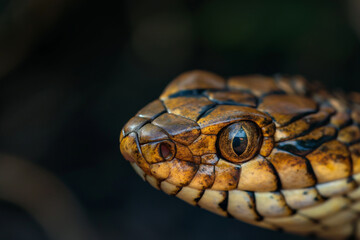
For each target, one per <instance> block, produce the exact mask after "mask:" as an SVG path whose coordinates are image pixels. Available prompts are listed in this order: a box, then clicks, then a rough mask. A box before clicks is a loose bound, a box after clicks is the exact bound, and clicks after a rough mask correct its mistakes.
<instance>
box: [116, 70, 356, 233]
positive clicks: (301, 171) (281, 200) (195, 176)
mask: <svg viewBox="0 0 360 240" xmlns="http://www.w3.org/2000/svg"><path fill="white" fill-rule="evenodd" d="M359 124H360V94H358V93H352V94H348V95H344V94H339V93H332V92H329V91H327V90H326V89H324V88H322V87H321V86H319V85H318V84H314V83H310V82H307V81H306V80H305V79H304V78H302V77H300V76H295V77H283V76H275V77H265V76H261V75H251V76H241V77H231V78H229V79H224V78H222V77H220V76H218V75H216V74H213V73H210V72H205V71H199V70H196V71H190V72H186V73H183V74H181V75H180V76H178V77H177V78H176V79H175V80H173V81H172V82H171V83H170V84H169V85H168V86H167V87H166V89H165V90H164V92H163V93H162V95H161V96H160V98H159V99H157V100H155V101H153V102H151V103H150V104H148V105H147V106H145V107H144V108H143V109H142V110H140V111H139V112H138V113H137V114H136V115H135V117H133V118H132V119H130V120H129V122H128V123H127V124H126V125H125V126H124V128H123V129H122V131H121V135H120V150H121V153H122V154H123V156H124V157H125V159H127V160H128V161H129V162H130V163H131V165H132V166H133V168H134V169H135V171H136V172H137V173H138V174H139V175H140V176H141V177H142V178H143V179H144V180H146V181H147V182H149V183H150V184H151V185H152V186H153V187H155V188H157V189H160V190H162V191H164V192H165V193H167V194H169V195H176V196H177V197H178V198H180V199H182V200H184V201H186V202H188V203H189V204H192V205H195V206H199V207H201V208H204V209H206V210H209V211H211V212H214V213H216V214H219V215H222V216H227V217H234V218H236V219H238V220H241V221H244V222H247V223H250V224H253V225H256V226H259V227H264V228H268V229H273V230H284V231H287V232H290V233H295V234H302V235H311V236H317V237H320V238H325V239H345V238H349V237H353V238H356V239H360V218H359V216H360V185H359V184H360V129H359Z"/></svg>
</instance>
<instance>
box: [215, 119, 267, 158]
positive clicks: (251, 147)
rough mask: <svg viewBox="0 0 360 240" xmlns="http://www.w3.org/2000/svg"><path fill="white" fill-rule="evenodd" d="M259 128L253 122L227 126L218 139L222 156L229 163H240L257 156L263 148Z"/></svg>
mask: <svg viewBox="0 0 360 240" xmlns="http://www.w3.org/2000/svg"><path fill="white" fill-rule="evenodd" d="M261 141H262V136H261V132H260V129H259V127H258V126H257V125H256V124H255V123H254V122H251V121H240V122H236V123H233V124H231V125H229V126H227V127H226V128H225V129H224V130H223V131H222V132H221V133H220V136H219V139H218V148H219V150H220V153H221V155H222V156H223V157H224V158H225V159H226V160H228V161H230V162H234V163H240V162H245V161H248V160H250V159H251V158H253V157H254V156H255V154H256V153H257V152H258V150H259V148H260V146H261Z"/></svg>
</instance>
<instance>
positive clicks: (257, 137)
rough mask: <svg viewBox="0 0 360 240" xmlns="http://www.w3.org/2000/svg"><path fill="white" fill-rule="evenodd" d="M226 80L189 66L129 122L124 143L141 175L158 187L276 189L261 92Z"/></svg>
mask: <svg viewBox="0 0 360 240" xmlns="http://www.w3.org/2000/svg"><path fill="white" fill-rule="evenodd" d="M226 84H227V83H226V81H225V80H224V79H223V78H221V77H220V76H217V75H215V74H212V73H208V72H203V71H193V72H189V73H185V74H183V75H181V76H179V77H178V78H177V79H175V80H174V81H173V82H172V83H170V85H169V86H168V87H167V88H166V89H165V91H164V92H163V94H162V95H161V96H160V99H158V100H155V101H153V102H151V103H150V104H148V105H147V106H145V107H144V108H143V109H141V110H140V111H139V112H138V113H137V114H136V115H135V117H133V118H132V119H131V120H130V121H129V122H128V123H127V124H126V125H125V126H124V128H123V130H122V132H121V136H120V143H121V144H120V149H121V152H122V154H123V156H124V157H125V158H126V159H127V160H128V161H130V162H131V164H132V166H133V167H134V168H135V170H136V171H137V172H138V173H139V174H140V176H141V177H143V178H144V179H147V180H148V181H149V182H150V183H152V184H153V185H154V186H155V187H156V188H166V187H169V186H171V187H172V188H173V189H179V188H181V187H186V186H188V187H191V188H194V189H214V190H231V189H236V188H239V187H240V188H243V189H246V190H253V191H254V190H275V189H277V187H278V180H277V176H276V174H275V173H274V170H273V167H272V166H271V164H269V163H268V162H267V161H266V160H265V158H264V157H266V156H268V155H269V154H270V152H271V151H272V149H273V146H274V133H275V124H274V123H273V121H272V118H271V117H270V116H269V115H268V114H266V113H264V112H262V111H259V110H257V109H256V108H255V106H256V105H257V104H258V103H257V97H256V96H254V95H252V94H250V93H249V92H246V91H243V92H240V91H229V90H228V89H227V87H226ZM244 169H245V170H244ZM241 172H242V174H241ZM162 186H163V187H162Z"/></svg>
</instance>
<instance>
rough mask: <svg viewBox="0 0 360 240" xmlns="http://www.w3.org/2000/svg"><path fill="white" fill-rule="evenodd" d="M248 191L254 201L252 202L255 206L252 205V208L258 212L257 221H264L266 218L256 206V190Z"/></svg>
mask: <svg viewBox="0 0 360 240" xmlns="http://www.w3.org/2000/svg"><path fill="white" fill-rule="evenodd" d="M246 193H247V194H248V195H249V197H250V199H251V201H252V203H253V205H254V207H251V209H253V210H254V212H255V213H256V215H257V216H258V218H257V219H256V221H258V222H260V221H262V220H263V219H264V216H262V215H261V214H260V213H259V212H258V210H257V208H256V201H255V194H254V192H250V191H246Z"/></svg>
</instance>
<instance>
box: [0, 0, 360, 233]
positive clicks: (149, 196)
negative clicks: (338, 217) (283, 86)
mask: <svg viewBox="0 0 360 240" xmlns="http://www.w3.org/2000/svg"><path fill="white" fill-rule="evenodd" d="M198 68H199V69H204V70H209V71H213V72H216V73H218V74H221V75H223V76H225V77H226V76H231V75H241V74H249V73H262V74H269V75H272V74H275V73H286V74H302V75H304V76H305V77H306V78H308V79H309V80H319V81H321V82H324V83H325V84H326V85H328V86H330V87H332V88H341V89H345V90H353V91H359V90H360V4H359V1H356V0H353V1H337V0H319V1H304V0H294V1H287V0H273V1H266V0H263V1H236V0H230V1H223V0H221V1H220V0H213V1H190V0H187V1H180V0H173V1H164V0H157V1H145V0H137V1H130V0H128V1H110V0H108V1H92V0H88V1H85V0H72V1H70V0H57V1H47V0H1V1H0V152H2V153H7V154H10V155H16V156H18V157H21V158H23V159H26V160H27V161H30V162H32V163H34V164H36V166H40V167H42V168H43V169H46V170H47V171H49V172H50V173H52V174H54V175H55V176H56V177H57V178H59V179H60V180H61V181H62V182H63V183H64V184H65V186H66V187H67V188H68V189H69V190H70V191H71V192H72V193H73V195H74V196H75V198H77V200H78V201H79V203H80V204H81V206H82V209H83V211H84V214H85V215H86V218H87V219H88V221H89V222H90V224H91V228H92V231H94V232H95V233H96V235H97V236H98V239H105V240H108V239H109V240H111V239H159V240H161V239H197V240H201V239H206V240H210V239H216V240H217V239H234V240H235V239H263V238H265V237H266V239H289V238H293V239H302V238H300V237H293V236H291V235H286V234H283V233H278V232H272V231H268V230H264V229H259V228H256V227H253V226H250V225H247V224H244V223H241V222H239V221H236V220H233V219H224V218H221V217H218V216H216V215H213V214H211V213H208V212H206V211H204V210H201V209H198V208H194V207H191V206H189V205H187V204H186V203H184V202H182V201H181V200H178V199H176V198H174V197H169V196H167V195H165V194H164V193H161V192H160V191H157V190H155V189H153V188H152V187H151V186H150V185H149V184H146V183H144V182H142V180H141V179H140V178H139V177H138V176H137V175H136V173H135V172H134V171H133V170H132V168H131V166H130V165H129V164H128V163H127V162H126V161H125V160H124V159H123V158H122V156H121V155H120V152H119V149H118V136H119V132H120V130H121V128H122V126H123V125H124V124H125V123H126V121H127V120H128V119H129V118H130V117H132V116H133V115H134V114H135V113H136V112H137V110H139V109H140V108H141V107H143V106H144V105H145V104H147V103H148V102H149V101H151V100H153V99H155V98H157V97H158V96H159V95H160V93H161V91H162V89H163V88H164V87H165V86H166V84H167V83H168V82H169V81H170V80H171V79H173V78H174V77H175V76H176V75H178V74H180V73H181V72H183V71H186V70H191V69H198ZM40 187H41V186H40ZM1 191H2V190H1V189H0V195H1ZM34 194H35V193H34ZM60 227H61V226H60ZM0 238H1V239H14V240H20V239H49V238H48V236H47V234H46V233H45V232H44V230H43V227H42V226H41V225H40V224H38V222H37V221H36V220H35V219H34V218H33V216H32V215H31V214H29V213H28V212H27V211H25V210H24V209H23V208H21V207H19V206H17V205H16V204H12V203H9V202H7V201H2V202H0Z"/></svg>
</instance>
